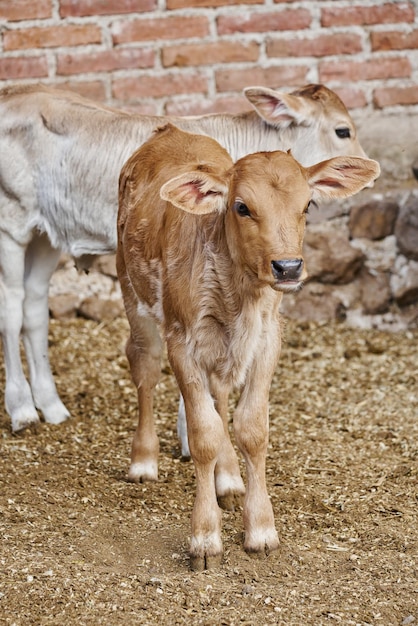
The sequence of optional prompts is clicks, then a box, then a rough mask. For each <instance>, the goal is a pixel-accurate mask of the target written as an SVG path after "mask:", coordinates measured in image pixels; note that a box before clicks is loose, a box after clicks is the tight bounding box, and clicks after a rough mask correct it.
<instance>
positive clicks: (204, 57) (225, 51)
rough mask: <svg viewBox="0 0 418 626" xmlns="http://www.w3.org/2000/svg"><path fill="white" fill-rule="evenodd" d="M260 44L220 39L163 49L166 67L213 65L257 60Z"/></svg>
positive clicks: (163, 61) (163, 62) (163, 60)
mask: <svg viewBox="0 0 418 626" xmlns="http://www.w3.org/2000/svg"><path fill="white" fill-rule="evenodd" d="M259 49H260V47H259V44H257V43H256V42H254V41H252V42H249V43H239V42H235V41H220V42H218V43H207V44H201V45H199V44H195V45H183V46H170V47H168V48H163V50H162V64H163V66H164V67H172V66H174V65H176V66H177V67H185V66H195V65H212V64H213V63H234V62H239V61H257V59H258V56H259Z"/></svg>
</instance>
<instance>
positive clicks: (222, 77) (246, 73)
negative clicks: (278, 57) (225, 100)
mask: <svg viewBox="0 0 418 626" xmlns="http://www.w3.org/2000/svg"><path fill="white" fill-rule="evenodd" d="M309 69H310V68H309V67H308V66H307V65H291V66H284V67H283V66H280V67H277V66H274V67H268V68H261V67H259V66H255V67H252V68H248V69H245V70H218V71H217V72H215V80H216V88H217V90H218V91H238V90H241V89H243V88H244V87H249V86H250V85H265V86H270V87H278V86H280V85H282V86H284V85H289V86H290V85H292V86H293V85H297V86H300V85H303V84H304V83H306V82H307V74H308V72H309Z"/></svg>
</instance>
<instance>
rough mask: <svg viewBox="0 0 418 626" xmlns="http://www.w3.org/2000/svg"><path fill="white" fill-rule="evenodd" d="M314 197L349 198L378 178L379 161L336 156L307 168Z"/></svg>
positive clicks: (316, 198) (314, 198)
mask: <svg viewBox="0 0 418 626" xmlns="http://www.w3.org/2000/svg"><path fill="white" fill-rule="evenodd" d="M305 170H306V172H307V175H308V183H309V186H310V187H311V188H312V190H313V195H312V199H313V200H319V199H332V198H348V197H349V196H352V195H354V194H355V193H357V192H358V191H361V190H362V189H364V187H366V186H367V185H368V184H370V183H371V182H373V181H374V180H376V178H378V176H379V174H380V166H379V163H378V162H377V161H373V160H372V159H363V158H361V157H346V156H342V157H335V158H333V159H329V160H327V161H322V162H321V163H317V164H316V165H312V166H311V167H307V168H305Z"/></svg>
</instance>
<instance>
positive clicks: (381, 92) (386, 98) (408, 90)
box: [373, 85, 418, 109]
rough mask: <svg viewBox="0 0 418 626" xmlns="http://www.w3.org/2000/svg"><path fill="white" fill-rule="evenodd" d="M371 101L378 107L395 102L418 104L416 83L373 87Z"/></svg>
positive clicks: (392, 104)
mask: <svg viewBox="0 0 418 626" xmlns="http://www.w3.org/2000/svg"><path fill="white" fill-rule="evenodd" d="M373 103H374V105H375V106H376V107H377V108H378V109H382V108H383V107H387V106H394V105H397V104H402V105H408V104H418V85H411V86H410V87H382V88H380V89H375V90H374V92H373Z"/></svg>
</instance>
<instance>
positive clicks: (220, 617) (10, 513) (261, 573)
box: [0, 319, 418, 626]
mask: <svg viewBox="0 0 418 626" xmlns="http://www.w3.org/2000/svg"><path fill="white" fill-rule="evenodd" d="M126 334H127V324H126V321H125V320H123V319H119V320H116V321H115V322H112V323H111V324H108V325H97V324H95V323H93V322H86V321H82V320H75V321H71V322H67V323H62V322H61V323H58V322H54V321H53V322H52V324H51V331H50V341H51V357H52V362H53V364H54V368H55V375H56V379H57V382H58V387H59V389H60V393H61V395H62V397H63V399H64V401H65V403H66V404H67V406H68V408H69V409H70V410H71V412H72V415H73V419H72V420H71V421H69V422H68V423H66V424H64V425H61V426H59V427H52V426H48V425H45V424H42V426H41V427H40V428H39V430H38V432H37V433H31V432H28V433H25V434H24V435H21V436H13V435H12V434H11V432H10V425H9V420H8V418H7V417H6V415H5V414H4V412H3V413H2V414H1V417H0V437H1V448H0V450H1V452H0V466H1V471H0V475H1V477H2V478H1V485H0V526H1V535H2V547H1V552H0V623H2V624H5V625H9V626H11V625H12V624H16V626H24V625H25V626H26V625H29V624H30V625H31V626H32V625H35V624H36V625H44V624H53V625H54V626H55V625H56V624H60V626H67V625H71V626H72V625H73V624H80V625H84V624H88V625H92V626H93V625H94V626H96V625H99V624H105V625H106V626H112V625H115V626H116V625H120V624H123V625H128V626H129V625H130V624H135V625H137V624H170V625H171V624H205V625H207V626H209V625H211V626H212V625H214V624H219V625H221V624H225V625H231V626H232V625H235V624H237V625H238V624H240V625H242V624H251V625H257V626H260V625H263V624H283V625H286V626H302V625H303V626H319V625H322V624H334V623H335V624H336V623H340V624H344V626H347V625H351V624H353V625H355V624H360V625H362V626H363V625H367V624H373V625H375V624H376V625H380V624H381V625H382V626H389V625H394V624H405V625H406V624H416V623H418V565H417V563H418V561H417V557H418V540H417V534H418V533H417V505H418V502H417V497H418V486H417V469H418V463H417V460H418V459H417V456H418V419H417V418H418V359H417V343H418V331H417V330H415V331H411V332H407V333H403V334H389V333H384V332H379V331H367V332H360V331H353V330H352V329H350V328H348V327H346V326H344V325H326V326H318V325H314V324H311V325H304V326H301V325H298V324H294V323H288V325H287V328H286V332H285V336H286V342H285V345H284V348H283V354H282V358H281V361H280V364H279V367H278V370H277V374H276V377H275V379H274V384H273V388H272V393H271V434H270V442H271V445H270V451H269V458H268V464H267V467H268V469H267V472H268V483H269V491H270V494H271V497H272V501H273V506H274V510H275V515H276V523H277V528H278V531H279V534H280V536H281V540H282V543H281V548H280V550H279V552H278V553H277V554H275V555H272V556H270V557H269V558H268V559H266V560H253V559H251V558H250V557H248V556H247V555H246V554H245V553H244V552H243V550H242V536H241V530H242V521H241V512H240V511H237V512H233V513H224V514H223V529H224V543H225V558H224V563H223V565H222V567H221V568H220V569H219V570H218V571H210V572H204V573H191V572H190V571H189V568H188V558H187V546H188V535H189V519H190V511H191V507H192V503H193V494H194V476H193V465H192V464H191V463H182V462H181V461H180V460H179V458H178V446H177V441H176V436H175V421H176V411H177V390H176V386H175V384H174V381H173V378H172V376H171V374H170V371H169V369H168V368H167V367H165V368H164V373H163V377H162V380H161V384H160V386H159V390H158V398H157V413H158V418H157V422H158V430H159V434H160V437H161V460H160V480H159V482H158V483H157V484H145V485H132V484H129V483H127V482H126V480H125V476H126V471H127V467H128V459H129V449H130V442H131V438H132V433H133V429H134V426H135V421H136V416H135V413H136V398H135V394H134V392H133V388H132V385H131V383H130V377H129V372H128V370H127V364H126V361H125V357H124V354H123V343H124V340H125V338H126ZM1 377H2V378H1V382H2V383H3V381H4V372H3V371H2V372H1ZM1 387H3V385H1ZM1 387H0V388H1ZM0 400H1V401H2V400H3V398H0Z"/></svg>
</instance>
